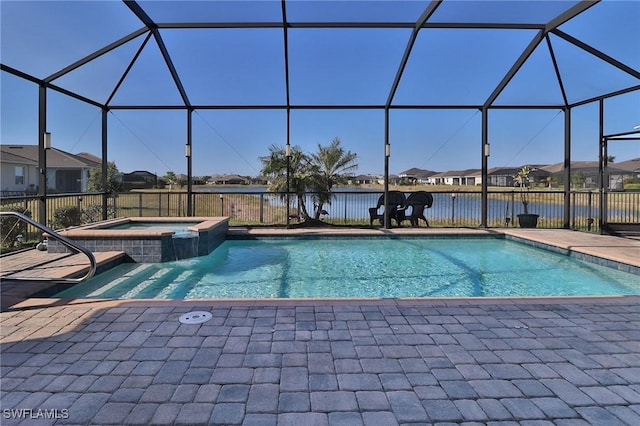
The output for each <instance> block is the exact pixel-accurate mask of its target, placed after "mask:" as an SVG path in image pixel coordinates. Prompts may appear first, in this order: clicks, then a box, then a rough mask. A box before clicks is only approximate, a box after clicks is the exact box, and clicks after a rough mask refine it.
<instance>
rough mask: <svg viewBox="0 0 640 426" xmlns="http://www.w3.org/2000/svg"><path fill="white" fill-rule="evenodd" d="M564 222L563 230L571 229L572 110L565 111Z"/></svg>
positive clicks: (566, 109)
mask: <svg viewBox="0 0 640 426" xmlns="http://www.w3.org/2000/svg"><path fill="white" fill-rule="evenodd" d="M562 173H563V179H564V181H565V185H564V221H563V225H562V226H563V228H565V229H569V228H570V227H571V108H565V109H564V169H563V172H562Z"/></svg>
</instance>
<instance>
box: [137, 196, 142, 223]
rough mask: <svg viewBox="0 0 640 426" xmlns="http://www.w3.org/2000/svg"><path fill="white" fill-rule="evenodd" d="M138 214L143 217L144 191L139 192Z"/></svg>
mask: <svg viewBox="0 0 640 426" xmlns="http://www.w3.org/2000/svg"><path fill="white" fill-rule="evenodd" d="M138 216H140V217H142V192H141V193H139V194H138Z"/></svg>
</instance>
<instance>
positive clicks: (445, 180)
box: [427, 169, 480, 185]
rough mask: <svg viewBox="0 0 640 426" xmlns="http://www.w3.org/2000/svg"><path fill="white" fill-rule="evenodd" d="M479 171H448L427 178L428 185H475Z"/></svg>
mask: <svg viewBox="0 0 640 426" xmlns="http://www.w3.org/2000/svg"><path fill="white" fill-rule="evenodd" d="M479 172H480V170H479V169H466V170H450V171H448V172H442V173H436V174H434V175H431V176H429V177H428V178H427V181H428V183H429V184H430V185H475V184H476V181H477V178H478V176H479V174H478V173H479Z"/></svg>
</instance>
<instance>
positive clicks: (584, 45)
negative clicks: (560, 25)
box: [551, 29, 640, 79]
mask: <svg viewBox="0 0 640 426" xmlns="http://www.w3.org/2000/svg"><path fill="white" fill-rule="evenodd" d="M551 32H552V33H553V34H555V35H557V36H558V37H560V38H562V39H564V40H566V41H568V42H569V43H571V44H573V45H575V46H578V47H579V48H581V49H583V50H585V51H587V52H589V53H590V54H592V55H594V56H596V57H597V58H598V59H602V60H603V61H605V62H607V63H608V64H609V65H613V66H614V67H616V68H618V69H620V70H621V71H624V72H626V73H627V74H629V75H631V76H633V77H635V78H637V79H640V71H637V70H635V69H633V68H631V67H630V66H628V65H625V64H623V63H622V62H620V61H618V60H617V59H614V58H612V57H611V56H609V55H607V54H605V53H602V52H601V51H599V50H598V49H595V48H593V47H591V46H589V45H588V44H587V43H585V42H583V41H580V40H578V39H577V38H575V37H572V36H570V35H569V34H567V33H564V32H562V31H560V30H558V29H556V30H553V31H551Z"/></svg>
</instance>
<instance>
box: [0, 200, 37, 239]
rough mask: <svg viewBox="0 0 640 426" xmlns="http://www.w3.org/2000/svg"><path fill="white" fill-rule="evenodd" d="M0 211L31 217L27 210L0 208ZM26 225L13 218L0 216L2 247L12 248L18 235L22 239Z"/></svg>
mask: <svg viewBox="0 0 640 426" xmlns="http://www.w3.org/2000/svg"><path fill="white" fill-rule="evenodd" d="M0 211H12V212H18V213H22V214H23V215H25V216H28V217H31V212H30V211H29V210H25V209H20V208H15V207H14V208H11V207H9V208H5V207H2V208H0ZM26 225H27V224H26V223H25V222H23V221H21V220H20V219H18V218H17V217H14V216H0V241H2V247H13V246H14V245H15V243H16V241H18V235H22V236H23V237H24V235H25V233H26V231H25V230H26Z"/></svg>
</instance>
